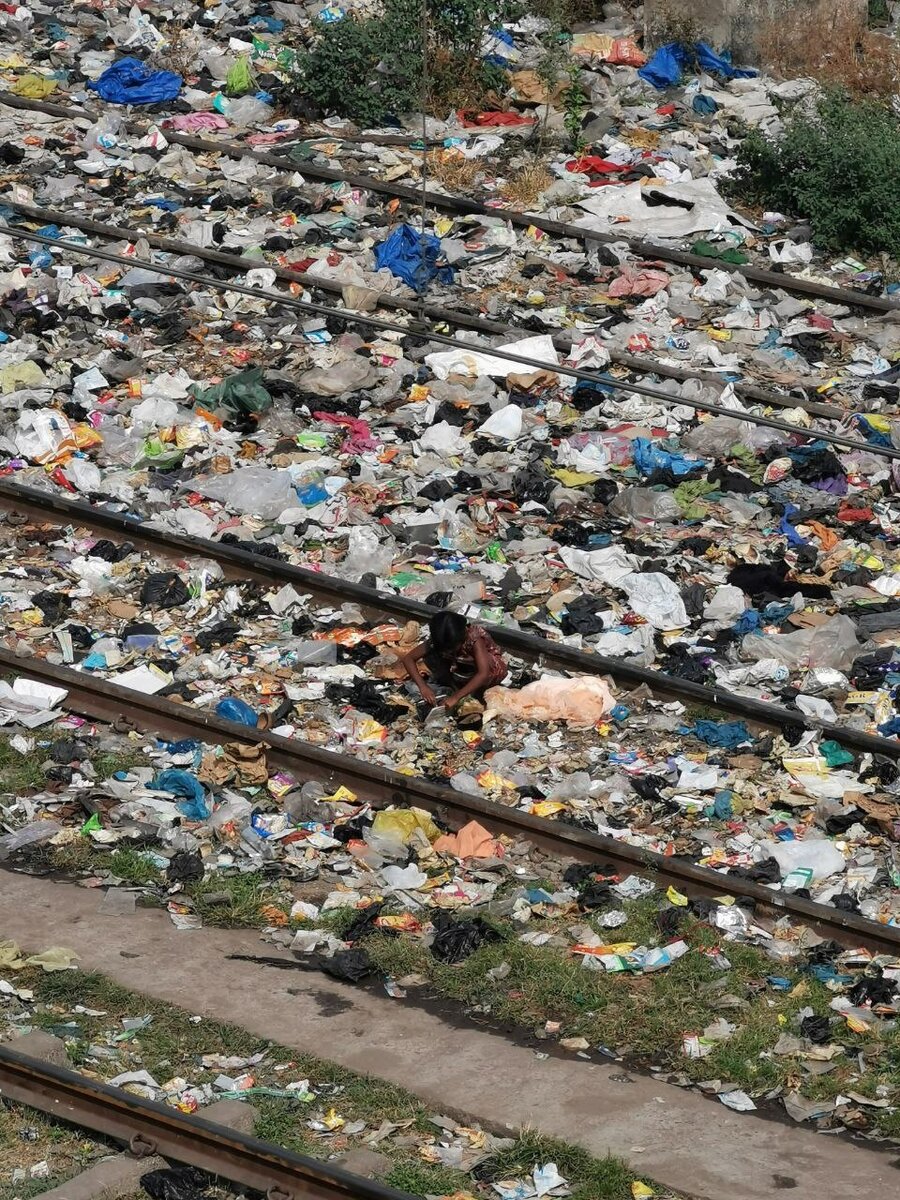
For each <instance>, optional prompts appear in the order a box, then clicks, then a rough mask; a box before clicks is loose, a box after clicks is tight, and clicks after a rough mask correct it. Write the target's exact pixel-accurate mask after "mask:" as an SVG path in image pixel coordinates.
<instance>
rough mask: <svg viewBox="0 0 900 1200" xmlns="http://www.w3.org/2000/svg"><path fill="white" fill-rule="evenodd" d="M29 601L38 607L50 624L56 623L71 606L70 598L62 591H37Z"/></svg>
mask: <svg viewBox="0 0 900 1200" xmlns="http://www.w3.org/2000/svg"><path fill="white" fill-rule="evenodd" d="M31 603H32V604H33V605H34V607H35V608H39V609H40V610H41V612H42V613H43V614H44V618H45V620H46V621H47V623H48V624H50V625H58V624H59V622H60V621H62V620H64V619H65V616H66V614H67V613H68V611H69V609H70V608H71V607H72V600H71V598H70V597H69V596H67V595H66V594H65V593H64V592H46V591H45V592H38V593H37V594H36V595H34V596H32V597H31Z"/></svg>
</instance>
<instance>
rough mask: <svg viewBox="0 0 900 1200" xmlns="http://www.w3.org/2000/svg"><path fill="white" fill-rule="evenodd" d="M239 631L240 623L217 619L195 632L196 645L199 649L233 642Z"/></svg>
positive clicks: (207, 648)
mask: <svg viewBox="0 0 900 1200" xmlns="http://www.w3.org/2000/svg"><path fill="white" fill-rule="evenodd" d="M239 633H241V627H240V625H238V624H236V623H235V622H234V621H218V622H217V623H216V624H215V625H212V626H211V627H210V628H209V629H201V630H200V632H199V633H198V634H197V645H198V646H199V647H200V649H201V650H212V649H213V647H214V646H224V645H225V644H226V643H227V642H233V641H234V639H235V638H236V637H237V636H238V634H239Z"/></svg>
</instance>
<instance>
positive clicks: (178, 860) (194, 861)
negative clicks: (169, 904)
mask: <svg viewBox="0 0 900 1200" xmlns="http://www.w3.org/2000/svg"><path fill="white" fill-rule="evenodd" d="M203 874H204V869H203V859H202V858H201V857H200V855H199V854H197V853H195V852H193V851H190V850H179V851H178V853H177V854H173V855H172V857H171V859H170V860H169V865H168V867H166V883H168V884H172V883H193V882H194V881H195V880H197V879H202V878H203Z"/></svg>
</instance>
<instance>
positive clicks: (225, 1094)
mask: <svg viewBox="0 0 900 1200" xmlns="http://www.w3.org/2000/svg"><path fill="white" fill-rule="evenodd" d="M6 978H7V979H8V980H10V981H11V990H9V991H7V1000H6V1003H5V1006H4V1010H3V1014H2V1018H0V1023H2V1026H3V1035H2V1036H3V1044H2V1045H0V1073H2V1075H3V1090H4V1094H5V1095H7V1096H10V1095H13V1096H15V1097H16V1099H17V1101H20V1100H21V1099H23V1098H24V1099H25V1103H24V1104H23V1103H21V1102H17V1103H14V1104H13V1103H11V1102H10V1101H7V1102H6V1104H5V1105H4V1107H3V1109H2V1110H0V1121H2V1124H3V1127H4V1134H5V1137H4V1143H5V1151H6V1155H8V1156H9V1157H10V1158H11V1157H12V1155H11V1154H10V1151H11V1150H12V1149H13V1148H14V1147H15V1145H16V1143H18V1144H19V1146H20V1147H21V1152H20V1154H19V1156H18V1157H19V1160H20V1161H21V1162H22V1163H23V1164H24V1165H22V1166H21V1167H19V1171H21V1173H22V1174H23V1175H24V1177H25V1180H24V1181H23V1180H22V1179H21V1178H14V1179H13V1180H12V1184H11V1186H9V1187H7V1184H8V1183H9V1180H8V1179H4V1180H3V1186H4V1188H5V1191H4V1194H9V1195H10V1196H11V1195H13V1194H15V1193H14V1188H16V1187H18V1189H19V1191H18V1194H22V1193H23V1192H24V1191H25V1190H26V1188H28V1187H31V1188H32V1190H33V1189H34V1187H35V1186H36V1185H37V1186H40V1184H39V1183H38V1182H37V1181H39V1180H41V1179H43V1180H45V1184H44V1186H45V1187H48V1188H49V1187H50V1186H53V1185H54V1184H58V1183H60V1182H62V1180H63V1179H64V1178H68V1179H70V1180H71V1179H72V1177H73V1169H75V1168H81V1169H82V1170H90V1169H91V1168H93V1169H94V1170H95V1171H96V1170H97V1164H98V1163H99V1161H100V1160H101V1159H104V1158H108V1157H109V1156H110V1155H112V1154H114V1153H115V1150H116V1147H117V1145H118V1146H121V1145H123V1143H124V1145H125V1146H126V1147H127V1146H128V1143H129V1141H130V1140H131V1138H132V1135H133V1134H134V1133H135V1132H139V1133H140V1136H141V1140H142V1142H143V1147H142V1149H143V1153H144V1154H145V1155H147V1154H148V1149H149V1145H150V1144H152V1143H154V1142H155V1143H156V1144H157V1145H158V1147H159V1150H158V1153H162V1154H164V1155H165V1156H166V1157H169V1158H170V1159H174V1160H175V1161H176V1162H180V1163H183V1164H191V1166H190V1167H189V1170H185V1168H184V1167H181V1168H176V1170H175V1171H174V1172H172V1173H171V1177H170V1179H169V1183H170V1186H171V1187H172V1188H173V1189H174V1187H175V1186H176V1185H178V1186H180V1187H181V1188H182V1189H184V1191H183V1200H201V1197H202V1200H224V1198H226V1197H229V1196H247V1197H251V1196H256V1195H259V1194H261V1192H262V1191H264V1190H265V1187H266V1186H267V1181H266V1174H265V1170H266V1168H265V1164H264V1163H261V1161H260V1158H259V1157H258V1158H257V1161H256V1163H255V1164H254V1163H252V1161H251V1160H250V1159H249V1156H248V1157H247V1158H242V1156H240V1155H238V1154H233V1155H232V1156H226V1155H225V1154H221V1155H220V1159H219V1161H220V1164H221V1165H220V1171H219V1177H218V1178H216V1176H215V1174H213V1175H209V1174H206V1172H205V1171H202V1170H199V1169H198V1167H200V1166H204V1165H208V1164H207V1163H205V1162H204V1157H203V1156H204V1155H205V1156H206V1157H207V1158H208V1156H209V1152H210V1151H209V1145H208V1144H207V1146H205V1147H204V1146H203V1145H202V1143H197V1142H196V1141H194V1140H193V1133H194V1130H192V1126H191V1118H192V1117H196V1118H200V1119H205V1120H209V1121H212V1122H223V1123H226V1117H227V1123H228V1124H232V1125H233V1126H234V1127H235V1128H236V1130H237V1133H238V1138H236V1139H234V1141H232V1144H231V1146H230V1147H229V1150H231V1151H234V1150H235V1149H236V1147H235V1142H236V1141H238V1139H240V1138H241V1136H243V1138H245V1139H246V1138H247V1137H248V1136H252V1137H253V1138H254V1139H255V1140H256V1142H257V1144H258V1145H259V1144H261V1145H262V1146H263V1147H264V1153H265V1154H267V1155H271V1156H273V1157H274V1158H275V1159H278V1158H279V1157H283V1156H285V1154H291V1155H294V1156H302V1157H301V1162H302V1161H304V1160H305V1162H306V1163H308V1164H309V1166H310V1167H311V1169H312V1171H314V1172H320V1176H319V1178H317V1179H315V1181H314V1185H315V1186H316V1187H318V1188H320V1189H321V1190H320V1191H316V1192H315V1193H313V1194H315V1195H318V1196H322V1197H323V1198H324V1197H327V1196H331V1195H333V1196H335V1197H340V1196H350V1195H353V1196H357V1197H359V1196H365V1197H366V1198H367V1200H369V1197H371V1198H372V1200H407V1198H409V1197H412V1196H423V1195H426V1194H428V1195H434V1196H448V1197H449V1196H451V1195H453V1194H455V1193H457V1192H460V1191H467V1192H469V1193H470V1194H471V1195H474V1196H476V1197H481V1196H487V1195H489V1194H491V1184H492V1183H493V1182H495V1181H497V1180H501V1179H503V1180H518V1181H520V1180H522V1179H523V1178H527V1179H530V1180H533V1174H534V1171H535V1169H537V1170H539V1171H540V1170H541V1169H545V1168H546V1167H547V1165H548V1164H549V1163H550V1162H552V1161H556V1163H557V1168H558V1170H559V1178H560V1183H558V1184H557V1187H559V1188H560V1189H562V1187H563V1184H562V1182H561V1181H562V1179H563V1178H565V1179H566V1181H567V1191H568V1194H570V1195H574V1196H576V1197H578V1198H579V1200H588V1198H589V1197H590V1198H591V1200H593V1198H594V1197H598V1198H599V1200H623V1198H624V1197H626V1196H627V1195H629V1194H630V1183H631V1180H632V1178H633V1176H632V1174H631V1172H630V1171H629V1170H628V1168H627V1167H625V1165H624V1164H623V1163H621V1162H619V1161H617V1160H613V1159H608V1160H606V1161H604V1162H599V1161H597V1160H595V1159H592V1158H591V1157H590V1156H589V1155H588V1154H586V1153H584V1152H583V1151H580V1150H577V1149H576V1148H574V1147H571V1146H568V1145H566V1144H565V1143H562V1142H559V1141H555V1140H553V1139H551V1138H542V1137H540V1136H539V1135H536V1134H533V1133H532V1134H528V1133H526V1134H522V1135H520V1136H498V1135H496V1134H494V1133H491V1132H489V1131H487V1130H484V1129H482V1128H481V1127H479V1126H477V1125H476V1124H474V1123H471V1124H469V1123H465V1122H464V1121H463V1120H454V1119H452V1118H451V1117H448V1116H446V1115H440V1114H437V1113H435V1112H433V1111H432V1110H430V1109H429V1108H427V1107H426V1106H425V1105H424V1104H423V1103H422V1102H421V1101H420V1100H418V1099H417V1098H416V1097H415V1096H413V1095H411V1094H410V1093H409V1092H406V1091H404V1090H403V1089H401V1088H398V1087H395V1086H392V1085H390V1084H387V1083H383V1082H380V1081H378V1080H377V1079H374V1078H373V1077H371V1076H362V1075H357V1074H354V1073H353V1072H351V1071H347V1070H344V1069H342V1068H340V1067H337V1066H335V1065H334V1064H333V1063H329V1062H327V1061H324V1060H323V1059H320V1058H317V1057H315V1056H313V1055H310V1054H303V1053H299V1052H298V1051H297V1050H296V1049H290V1048H289V1047H287V1046H280V1045H278V1044H277V1043H274V1042H273V1041H271V1040H266V1039H263V1038H258V1037H255V1036H254V1035H252V1034H250V1033H248V1032H247V1031H245V1030H243V1029H240V1028H238V1027H236V1026H233V1025H224V1024H221V1023H219V1022H215V1021H212V1020H210V1019H208V1018H205V1017H200V1016H196V1015H194V1014H192V1013H191V1012H190V1011H189V1010H186V1009H183V1008H177V1007H174V1006H172V1005H169V1004H165V1003H162V1002H160V1001H156V1000H153V999H150V998H148V997H146V996H142V995H139V994H136V993H134V992H129V991H127V990H126V989H124V988H122V987H120V986H118V985H116V984H115V983H113V982H112V981H111V980H109V979H107V978H105V977H104V976H102V975H98V974H85V973H84V972H82V971H79V970H77V969H72V970H63V971H59V972H57V973H54V974H50V975H47V974H45V973H43V971H41V969H40V968H33V967H32V968H28V967H26V968H25V969H24V970H16V971H9V969H8V968H7V969H6ZM23 1030H31V1031H40V1034H41V1036H40V1037H39V1038H38V1039H37V1040H36V1039H35V1038H34V1037H29V1038H25V1039H24V1040H22V1031H23ZM48 1034H49V1035H50V1050H49V1052H50V1053H51V1054H52V1066H51V1068H50V1070H51V1071H52V1070H53V1067H55V1068H56V1069H57V1070H60V1069H61V1070H62V1072H63V1073H64V1074H63V1076H61V1077H60V1078H59V1079H58V1080H57V1079H52V1078H51V1079H50V1080H49V1083H50V1084H51V1085H54V1086H56V1088H57V1090H56V1093H55V1097H54V1100H51V1101H50V1102H49V1103H50V1105H51V1106H52V1105H53V1103H54V1101H55V1103H56V1106H57V1107H56V1118H59V1117H63V1118H64V1119H65V1118H66V1117H68V1118H69V1120H71V1121H73V1122H74V1123H75V1124H74V1127H73V1126H69V1125H66V1124H61V1123H59V1121H58V1119H54V1118H53V1117H51V1116H49V1115H44V1114H46V1107H47V1101H46V1099H45V1096H46V1093H45V1094H44V1095H41V1092H40V1090H39V1089H38V1087H37V1086H36V1084H37V1082H38V1080H40V1078H41V1076H40V1072H41V1071H42V1070H43V1071H46V1070H47V1069H48V1068H47V1067H46V1066H43V1065H42V1064H40V1063H34V1060H33V1058H32V1059H30V1060H29V1058H26V1059H25V1062H26V1064H30V1065H33V1067H34V1069H35V1070H36V1071H37V1072H38V1074H37V1076H36V1077H35V1079H34V1080H33V1081H32V1084H31V1086H32V1087H33V1089H34V1090H33V1095H32V1096H30V1097H28V1096H27V1093H24V1089H27V1088H28V1087H29V1082H28V1075H27V1073H23V1074H21V1075H18V1074H17V1075H15V1076H14V1075H13V1074H12V1072H11V1070H10V1068H9V1064H10V1063H12V1064H13V1065H14V1066H16V1067H18V1066H19V1064H18V1063H17V1062H16V1059H15V1057H14V1056H17V1055H19V1054H24V1055H26V1056H29V1055H34V1054H35V1053H37V1052H38V1050H40V1051H41V1053H42V1054H44V1053H47V1052H48V1051H47V1046H48V1041H47V1035H48ZM53 1043H55V1044H53ZM10 1052H11V1053H10ZM61 1083H62V1084H64V1086H62V1087H60V1086H58V1085H59V1084H61ZM81 1087H86V1088H89V1089H90V1088H94V1089H97V1093H98V1094H97V1095H95V1096H94V1097H93V1098H92V1100H91V1102H90V1103H88V1102H87V1100H86V1097H87V1095H88V1094H87V1093H86V1094H85V1098H83V1097H79V1089H80V1088H81ZM104 1087H105V1088H107V1089H108V1090H107V1091H106V1093H105V1095H104V1094H103V1093H102V1089H103V1088H104ZM23 1093H24V1094H23ZM29 1099H30V1100H31V1103H33V1104H35V1105H37V1106H41V1105H43V1107H44V1113H41V1112H40V1111H38V1112H35V1111H34V1110H33V1109H31V1108H29V1107H27V1104H28V1100H29ZM110 1099H112V1100H113V1101H116V1102H117V1104H118V1111H117V1109H116V1107H115V1106H113V1107H110V1106H108V1105H106V1104H103V1103H101V1102H102V1101H103V1100H106V1101H109V1100H110ZM223 1101H224V1102H226V1103H224V1104H223ZM235 1101H243V1104H242V1105H237V1106H236V1105H235ZM70 1102H71V1103H72V1104H73V1107H72V1109H71V1113H70V1112H69V1111H68V1107H67V1106H68V1103H70ZM148 1102H149V1104H150V1105H151V1106H155V1108H154V1107H151V1108H150V1109H148V1108H147V1107H146V1106H147V1104H148ZM229 1102H230V1103H229ZM242 1108H243V1109H245V1110H247V1111H244V1112H241V1109H242ZM158 1113H159V1114H160V1116H161V1117H162V1121H161V1123H160V1124H159V1129H157V1114H158ZM235 1114H236V1115H235ZM98 1116H99V1117H100V1121H98V1120H97V1118H98ZM104 1119H105V1120H106V1122H107V1124H106V1127H105V1128H104V1127H103V1124H102V1122H103V1120H104ZM82 1121H83V1122H84V1124H83V1125H82V1126H81V1128H79V1127H78V1126H79V1125H80V1124H81V1122H82ZM163 1128H165V1129H166V1130H167V1133H166V1134H165V1135H163V1133H162V1130H163ZM222 1132H226V1136H227V1131H222ZM92 1133H93V1136H92ZM98 1134H101V1135H103V1134H105V1135H106V1136H99V1137H98V1136H97V1135H98ZM164 1137H165V1140H164ZM119 1161H121V1160H119ZM143 1162H144V1164H145V1166H144V1167H143V1168H142V1167H141V1165H140V1163H141V1160H140V1159H138V1160H137V1161H136V1162H134V1164H133V1166H132V1169H131V1171H130V1172H129V1174H130V1175H131V1176H132V1177H133V1179H134V1183H135V1186H134V1195H135V1197H137V1196H150V1197H154V1195H155V1193H154V1183H155V1184H156V1187H157V1189H159V1188H160V1186H161V1184H162V1183H163V1182H164V1180H160V1179H159V1178H158V1177H157V1179H156V1180H154V1179H150V1180H149V1181H148V1183H147V1187H146V1189H144V1188H142V1187H140V1186H139V1183H138V1181H139V1179H140V1177H141V1175H142V1174H146V1173H147V1172H151V1171H154V1170H156V1171H159V1170H160V1169H161V1168H162V1169H165V1164H164V1163H162V1162H161V1161H160V1160H159V1159H158V1158H157V1157H155V1156H154V1157H152V1158H150V1157H149V1156H148V1157H145V1158H144V1159H143ZM235 1168H236V1169H235ZM340 1168H342V1169H344V1170H345V1171H347V1172H349V1174H350V1179H351V1180H352V1182H351V1183H350V1186H351V1187H355V1188H356V1189H357V1190H356V1191H349V1190H346V1188H347V1186H348V1185H347V1183H343V1186H344V1188H345V1190H344V1191H341V1190H340V1188H338V1187H335V1188H334V1190H333V1191H331V1190H328V1182H329V1181H328V1178H327V1174H326V1172H328V1171H332V1172H335V1173H336V1175H337V1174H339V1172H338V1171H337V1170H336V1169H340ZM301 1169H302V1168H301ZM14 1172H15V1168H14V1169H13V1170H12V1171H11V1172H10V1174H14ZM248 1172H249V1174H248ZM179 1175H180V1178H179ZM551 1177H552V1176H551V1175H549V1174H548V1175H547V1176H546V1178H551ZM271 1178H273V1180H274V1178H277V1176H276V1177H271ZM301 1178H302V1175H301V1174H299V1173H298V1175H297V1181H298V1185H299V1180H300V1179H301ZM309 1178H310V1179H312V1178H313V1177H312V1175H310V1176H309ZM229 1181H232V1182H229ZM341 1182H343V1180H341ZM82 1186H83V1185H82ZM281 1186H282V1187H284V1186H285V1185H284V1182H283V1180H282V1181H281ZM379 1189H380V1190H379ZM656 1190H657V1194H658V1195H662V1196H663V1197H671V1196H672V1195H673V1193H671V1192H669V1191H667V1190H666V1189H664V1188H659V1189H656ZM285 1191H286V1193H287V1194H296V1195H302V1194H303V1192H302V1191H299V1190H297V1191H295V1192H293V1193H292V1192H291V1191H290V1190H289V1189H288V1188H285ZM34 1194H37V1193H36V1192H35V1193H34ZM176 1194H178V1195H179V1196H181V1195H182V1194H181V1193H176ZM493 1194H496V1192H493ZM129 1200H131V1197H130V1196H129ZM157 1200H158V1198H157Z"/></svg>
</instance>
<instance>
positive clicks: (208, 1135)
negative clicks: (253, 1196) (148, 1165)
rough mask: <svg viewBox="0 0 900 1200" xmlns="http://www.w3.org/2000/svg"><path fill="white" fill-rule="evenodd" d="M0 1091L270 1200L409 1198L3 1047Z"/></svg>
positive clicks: (138, 1152)
mask: <svg viewBox="0 0 900 1200" xmlns="http://www.w3.org/2000/svg"><path fill="white" fill-rule="evenodd" d="M0 1097H2V1098H3V1099H6V1100H12V1101H15V1102H17V1103H19V1104H25V1105H28V1106H29V1107H31V1108H36V1109H38V1110H39V1111H40V1112H44V1113H47V1114H48V1115H49V1116H51V1117H54V1118H55V1119H58V1120H62V1121H66V1122H68V1123H70V1124H72V1125H77V1126H79V1127H81V1128H84V1129H87V1130H90V1131H91V1132H92V1133H96V1134H103V1135H105V1136H106V1137H109V1138H112V1139H113V1140H114V1141H116V1142H120V1143H122V1144H123V1145H125V1146H127V1147H128V1148H129V1150H130V1151H131V1153H132V1154H133V1155H134V1156H135V1157H136V1158H146V1157H149V1156H150V1155H153V1154H161V1155H163V1156H164V1157H165V1158H168V1159H171V1160H172V1161H175V1162H178V1163H182V1164H184V1165H187V1166H192V1167H198V1168H199V1169H200V1170H203V1171H207V1172H209V1174H211V1175H214V1176H218V1177H219V1178H220V1179H225V1180H228V1181H229V1182H231V1183H234V1184H239V1185H241V1186H242V1187H247V1188H252V1189H254V1190H255V1191H259V1192H263V1193H264V1194H265V1196H266V1198H267V1200H413V1197H412V1196H411V1195H410V1193H408V1192H401V1191H398V1190H397V1189H396V1188H392V1187H388V1186H387V1185H385V1184H383V1183H378V1182H376V1181H375V1180H372V1179H365V1178H362V1177H361V1176H358V1175H351V1174H350V1173H349V1172H348V1171H344V1170H342V1169H341V1168H340V1167H336V1166H332V1165H331V1164H330V1163H328V1162H324V1161H321V1160H319V1159H315V1158H309V1157H307V1156H306V1155H302V1154H295V1153H293V1152H292V1151H290V1150H286V1149H284V1148H283V1147H281V1146H275V1145H272V1144H271V1143H269V1142H262V1141H260V1140H259V1139H258V1138H255V1137H251V1136H249V1135H247V1134H243V1133H240V1132H238V1131H236V1130H231V1129H226V1128H224V1127H223V1126H221V1125H215V1124H213V1123H212V1122H211V1121H206V1120H204V1119H203V1117H201V1116H194V1115H191V1114H186V1113H181V1112H178V1111H177V1110H175V1109H173V1108H169V1107H168V1106H167V1105H164V1104H157V1103H155V1102H154V1101H152V1100H144V1099H141V1098H140V1097H138V1096H133V1095H131V1094H130V1093H129V1092H125V1091H123V1090H121V1089H119V1088H114V1087H110V1086H109V1085H108V1084H105V1083H100V1082H99V1081H97V1080H96V1079H88V1078H87V1077H86V1076H84V1075H79V1074H78V1073H77V1072H75V1071H69V1070H66V1069H65V1068H63V1067H57V1066H54V1065H51V1064H49V1063H45V1062H41V1061H39V1060H38V1059H34V1058H30V1057H28V1056H27V1055H24V1054H20V1053H18V1052H17V1051H16V1050H12V1049H10V1048H8V1047H6V1046H0Z"/></svg>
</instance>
